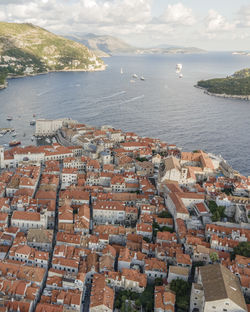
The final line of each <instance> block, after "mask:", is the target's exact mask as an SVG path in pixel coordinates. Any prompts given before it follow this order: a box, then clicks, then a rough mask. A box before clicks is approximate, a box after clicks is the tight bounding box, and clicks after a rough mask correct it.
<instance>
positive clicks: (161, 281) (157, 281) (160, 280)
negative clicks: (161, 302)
mask: <svg viewBox="0 0 250 312" xmlns="http://www.w3.org/2000/svg"><path fill="white" fill-rule="evenodd" d="M162 285H163V280H162V278H160V277H157V278H156V279H155V286H162Z"/></svg>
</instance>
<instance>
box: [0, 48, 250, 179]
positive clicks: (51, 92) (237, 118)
mask: <svg viewBox="0 0 250 312" xmlns="http://www.w3.org/2000/svg"><path fill="white" fill-rule="evenodd" d="M104 62H105V63H106V64H107V69H106V70H105V71H102V72H56V73H49V74H46V75H38V76H33V77H24V78H18V79H10V80H9V83H8V88H7V89H4V90H1V91H0V112H1V114H0V128H2V127H12V128H14V129H15V130H16V132H17V136H16V138H15V140H20V141H21V142H22V145H30V144H33V142H32V141H31V137H32V135H33V133H34V131H35V127H34V126H30V121H31V120H32V119H34V118H33V114H35V115H36V117H35V119H38V118H52V119H56V118H61V117H70V118H72V119H75V120H78V121H79V122H81V123H86V124H90V125H94V126H101V125H112V126H113V127H114V128H118V129H122V130H124V131H133V132H135V133H137V134H139V135H141V136H149V137H154V138H160V139H161V140H163V141H165V142H167V143H169V144H176V145H177V146H178V147H181V148H183V150H185V151H193V150H197V149H203V150H205V151H207V152H212V153H215V154H220V155H221V156H222V157H223V158H224V159H226V160H227V161H228V163H229V164H230V165H231V166H232V167H233V168H234V169H236V170H238V171H240V172H241V173H242V174H244V175H246V176H248V175H250V102H249V101H244V100H235V99H224V98H217V97H214V96H209V95H207V94H205V93H204V92H203V91H202V90H201V89H197V88H195V87H194V85H195V84H196V83H197V81H198V80H201V79H209V78H213V77H225V76H227V75H231V74H232V73H234V72H235V71H236V70H240V69H243V68H246V67H250V57H249V56H244V55H232V53H225V52H220V53H218V52H209V53H204V54H172V55H137V56H135V55H132V56H112V57H110V58H105V59H104ZM178 63H181V64H182V65H183V68H182V74H183V78H179V75H178V74H176V64H178ZM121 68H122V69H123V74H121ZM133 74H137V75H138V77H139V78H138V79H136V78H133V77H132V75H133ZM141 76H143V77H144V78H145V80H144V81H142V80H140V77H141ZM8 116H12V117H13V120H12V121H7V120H6V118H7V117H8ZM11 140H13V138H12V137H11V135H10V134H6V135H4V136H3V137H0V144H2V145H3V144H5V145H7V144H8V143H9V141H11Z"/></svg>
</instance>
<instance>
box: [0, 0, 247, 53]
mask: <svg viewBox="0 0 250 312" xmlns="http://www.w3.org/2000/svg"><path fill="white" fill-rule="evenodd" d="M0 21H6V22H18V23H23V22H27V23H33V24H35V25H38V26H41V27H44V28H46V29H48V30H50V31H52V32H54V33H57V34H61V35H69V34H75V33H77V34H85V33H95V34H99V35H113V36H116V37H119V38H121V39H123V40H125V41H126V42H128V43H130V44H131V45H133V46H136V47H154V46H159V45H164V44H169V45H174V46H189V47H191V46H192V47H198V48H202V49H206V50H213V51H215V50H230V51H232V50H237V51H238V50H250V0H179V1H178V0H177V1H176V0H0Z"/></svg>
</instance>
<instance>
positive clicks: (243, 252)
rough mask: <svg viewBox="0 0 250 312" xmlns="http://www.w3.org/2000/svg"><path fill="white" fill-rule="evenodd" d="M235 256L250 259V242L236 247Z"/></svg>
mask: <svg viewBox="0 0 250 312" xmlns="http://www.w3.org/2000/svg"><path fill="white" fill-rule="evenodd" d="M234 254H236V255H240V256H243V257H247V258H249V257H250V242H241V243H239V245H238V246H236V247H234Z"/></svg>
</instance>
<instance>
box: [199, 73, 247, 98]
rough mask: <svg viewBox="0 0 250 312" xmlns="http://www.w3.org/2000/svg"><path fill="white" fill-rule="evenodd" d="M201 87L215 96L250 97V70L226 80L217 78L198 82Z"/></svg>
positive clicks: (235, 74)
mask: <svg viewBox="0 0 250 312" xmlns="http://www.w3.org/2000/svg"><path fill="white" fill-rule="evenodd" d="M197 85H198V86H199V87H202V88H205V89H206V90H207V91H208V92H211V93H214V94H227V95H242V96H247V95H250V69H243V70H240V71H237V72H235V73H234V74H233V75H232V76H229V77H226V78H215V79H209V80H201V81H198V83H197Z"/></svg>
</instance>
